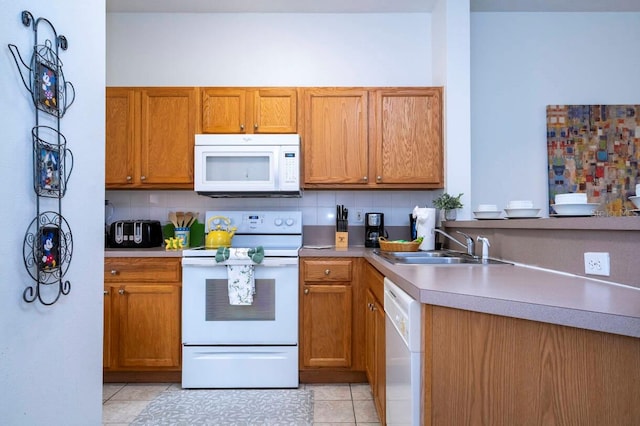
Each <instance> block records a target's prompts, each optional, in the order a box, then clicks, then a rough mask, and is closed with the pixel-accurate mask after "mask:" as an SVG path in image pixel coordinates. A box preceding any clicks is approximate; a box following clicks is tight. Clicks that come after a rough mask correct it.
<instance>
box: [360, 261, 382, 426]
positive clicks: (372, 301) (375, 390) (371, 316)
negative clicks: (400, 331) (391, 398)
mask: <svg viewBox="0 0 640 426" xmlns="http://www.w3.org/2000/svg"><path fill="white" fill-rule="evenodd" d="M363 277H364V283H363V284H364V286H365V287H366V289H367V293H366V312H365V339H366V340H365V348H366V349H365V360H366V362H365V367H366V372H367V380H368V381H369V385H370V386H371V393H372V395H373V402H374V404H375V407H376V411H377V412H378V417H379V418H380V421H381V423H382V424H384V422H385V415H386V414H385V413H386V411H385V398H386V384H387V383H386V379H385V377H386V364H385V342H386V337H385V313H384V296H383V295H384V276H383V275H382V274H381V273H380V272H378V271H377V270H376V269H375V268H374V267H373V266H371V265H370V264H369V263H366V264H365V265H364V273H363Z"/></svg>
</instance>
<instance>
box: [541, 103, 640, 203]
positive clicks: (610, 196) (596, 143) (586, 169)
mask: <svg viewBox="0 0 640 426" xmlns="http://www.w3.org/2000/svg"><path fill="white" fill-rule="evenodd" d="M547 155H548V159H549V161H548V173H549V211H550V213H551V212H552V208H551V205H553V204H554V199H555V196H556V195H557V194H564V193H575V192H581V193H586V194H587V200H588V203H596V204H598V207H597V208H596V214H599V215H606V216H624V215H628V214H631V213H630V211H631V210H633V209H634V208H635V206H634V205H633V203H632V202H631V201H630V200H629V197H630V196H634V195H636V194H635V185H636V184H639V183H640V171H639V168H638V162H639V161H640V105H548V106H547Z"/></svg>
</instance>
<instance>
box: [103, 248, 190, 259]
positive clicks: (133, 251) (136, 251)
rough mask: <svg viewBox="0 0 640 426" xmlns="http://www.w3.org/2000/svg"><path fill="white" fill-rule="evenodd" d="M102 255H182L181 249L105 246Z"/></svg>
mask: <svg viewBox="0 0 640 426" xmlns="http://www.w3.org/2000/svg"><path fill="white" fill-rule="evenodd" d="M104 257H182V250H166V249H165V248H164V247H154V248H130V249H126V248H106V249H104Z"/></svg>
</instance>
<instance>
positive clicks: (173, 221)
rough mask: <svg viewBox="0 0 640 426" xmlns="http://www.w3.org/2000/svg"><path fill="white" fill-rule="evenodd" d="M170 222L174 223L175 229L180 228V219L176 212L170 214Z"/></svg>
mask: <svg viewBox="0 0 640 426" xmlns="http://www.w3.org/2000/svg"><path fill="white" fill-rule="evenodd" d="M169 220H170V221H171V223H173V226H174V227H176V228H177V227H178V218H177V217H176V212H169Z"/></svg>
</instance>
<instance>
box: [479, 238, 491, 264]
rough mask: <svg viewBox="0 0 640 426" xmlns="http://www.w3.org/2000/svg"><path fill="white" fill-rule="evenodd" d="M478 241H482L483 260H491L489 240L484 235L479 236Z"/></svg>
mask: <svg viewBox="0 0 640 426" xmlns="http://www.w3.org/2000/svg"><path fill="white" fill-rule="evenodd" d="M478 241H482V259H488V258H489V247H491V244H489V239H488V238H487V237H483V236H482V235H478Z"/></svg>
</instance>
